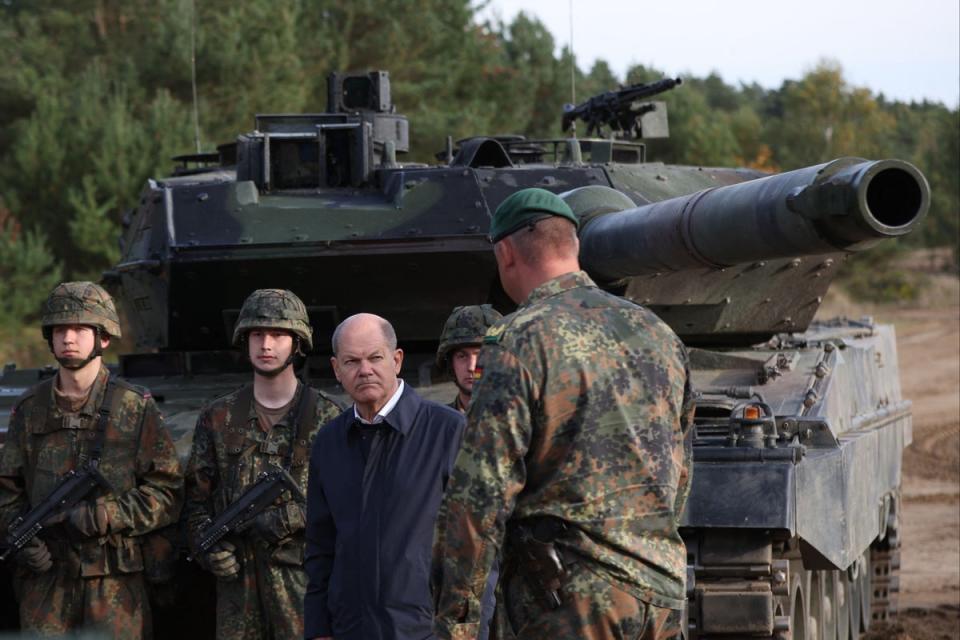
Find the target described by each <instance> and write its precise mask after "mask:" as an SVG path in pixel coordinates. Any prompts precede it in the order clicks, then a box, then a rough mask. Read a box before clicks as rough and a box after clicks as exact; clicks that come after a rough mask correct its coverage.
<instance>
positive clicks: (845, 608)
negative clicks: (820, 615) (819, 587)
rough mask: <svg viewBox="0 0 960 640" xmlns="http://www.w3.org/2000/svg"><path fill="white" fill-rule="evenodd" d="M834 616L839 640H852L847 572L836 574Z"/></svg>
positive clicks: (837, 572)
mask: <svg viewBox="0 0 960 640" xmlns="http://www.w3.org/2000/svg"><path fill="white" fill-rule="evenodd" d="M834 579H835V581H834V585H835V587H836V590H835V591H834V594H835V596H836V597H835V599H834V602H835V603H836V604H835V607H834V614H835V617H836V619H837V640H850V598H851V596H850V581H849V579H848V578H847V572H846V571H836V572H834Z"/></svg>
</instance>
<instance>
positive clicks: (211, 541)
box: [194, 467, 307, 556]
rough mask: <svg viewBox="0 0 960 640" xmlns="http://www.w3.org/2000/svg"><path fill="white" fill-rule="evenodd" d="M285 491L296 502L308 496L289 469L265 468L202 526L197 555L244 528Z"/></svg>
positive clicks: (302, 501)
mask: <svg viewBox="0 0 960 640" xmlns="http://www.w3.org/2000/svg"><path fill="white" fill-rule="evenodd" d="M284 491H289V492H290V493H292V494H293V497H294V499H295V500H296V501H297V502H301V503H305V502H306V501H307V499H306V498H305V497H304V496H303V493H302V492H301V491H300V487H298V486H297V482H296V481H295V480H294V479H293V478H292V477H291V476H290V474H289V473H288V472H287V470H286V469H282V468H280V467H272V468H271V470H270V471H264V472H263V473H261V474H260V477H259V478H257V481H256V482H255V483H253V485H251V487H250V488H249V489H247V490H246V491H244V492H243V495H242V496H240V497H239V498H237V499H236V500H235V501H234V502H233V503H231V504H230V506H229V507H227V508H226V509H225V510H224V511H223V513H221V514H220V515H219V516H217V519H216V520H211V519H210V518H207V520H206V521H205V522H204V523H203V524H202V525H201V529H200V535H199V536H198V542H197V551H196V553H195V554H194V555H195V556H198V555H202V554H204V553H206V552H207V551H209V550H210V549H211V548H213V545H215V544H217V543H218V542H220V540H222V539H223V538H224V537H225V536H226V535H227V534H229V533H231V532H234V531H242V530H243V529H244V527H246V526H247V525H248V524H249V523H250V522H252V521H253V519H254V518H256V517H257V516H258V515H260V514H261V513H263V511H264V510H265V509H266V508H267V507H269V506H270V505H271V504H273V503H274V501H275V500H276V499H277V498H279V497H280V494H282V493H283V492H284Z"/></svg>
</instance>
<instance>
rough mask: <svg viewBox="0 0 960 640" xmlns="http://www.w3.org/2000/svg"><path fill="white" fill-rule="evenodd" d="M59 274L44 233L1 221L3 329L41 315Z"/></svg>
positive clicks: (0, 321)
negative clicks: (43, 305) (19, 227)
mask: <svg viewBox="0 0 960 640" xmlns="http://www.w3.org/2000/svg"><path fill="white" fill-rule="evenodd" d="M60 274H61V270H60V265H59V264H57V262H56V260H55V259H54V257H53V255H52V254H51V252H50V250H49V248H48V247H47V242H46V237H45V236H44V235H43V233H41V232H34V231H26V232H21V231H20V230H18V228H17V225H16V224H14V222H13V221H12V220H9V219H8V220H6V221H5V222H3V221H0V328H5V327H6V328H9V327H16V326H18V325H20V324H22V323H23V322H25V321H26V320H28V319H30V318H33V317H36V316H37V315H39V312H40V306H41V304H42V303H43V300H44V298H46V296H47V294H48V293H50V291H51V290H52V289H53V288H54V287H55V286H56V285H57V283H58V282H59V281H60Z"/></svg>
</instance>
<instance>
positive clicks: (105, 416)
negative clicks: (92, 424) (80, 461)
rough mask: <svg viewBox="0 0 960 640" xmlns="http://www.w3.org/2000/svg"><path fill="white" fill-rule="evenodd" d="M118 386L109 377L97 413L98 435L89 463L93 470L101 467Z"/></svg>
mask: <svg viewBox="0 0 960 640" xmlns="http://www.w3.org/2000/svg"><path fill="white" fill-rule="evenodd" d="M116 386H117V385H116V384H115V383H114V381H113V377H112V376H111V377H108V378H107V388H106V391H104V393H103V400H102V401H101V402H100V409H99V411H98V412H97V426H96V435H95V436H94V438H93V443H92V444H91V445H90V458H89V463H90V466H92V467H93V468H97V467H99V466H100V456H102V455H103V443H104V441H105V440H106V438H107V422H108V421H109V420H110V409H111V408H112V403H113V391H114V389H115V388H116Z"/></svg>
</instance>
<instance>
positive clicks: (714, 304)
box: [0, 72, 929, 640]
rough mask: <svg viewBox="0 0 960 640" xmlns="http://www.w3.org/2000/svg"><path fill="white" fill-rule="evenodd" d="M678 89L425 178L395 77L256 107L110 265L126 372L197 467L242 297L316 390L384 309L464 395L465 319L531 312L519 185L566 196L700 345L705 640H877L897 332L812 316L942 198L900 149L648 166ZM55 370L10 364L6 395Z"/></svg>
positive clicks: (592, 113) (903, 426)
mask: <svg viewBox="0 0 960 640" xmlns="http://www.w3.org/2000/svg"><path fill="white" fill-rule="evenodd" d="M676 84H677V81H672V80H666V81H661V82H660V83H654V84H653V85H641V86H635V87H629V88H627V89H622V90H618V91H611V92H609V93H607V94H602V95H600V96H596V97H595V98H592V99H591V100H590V101H588V102H586V103H584V104H582V105H578V106H570V107H568V108H567V110H566V112H565V114H564V123H565V124H566V125H571V124H572V123H574V122H575V121H576V120H577V119H581V120H583V121H585V122H586V123H587V124H588V128H589V134H594V133H598V134H600V135H599V136H598V137H586V138H577V137H575V136H573V135H571V136H570V137H569V138H560V139H549V140H529V139H524V138H522V137H518V136H502V137H473V138H469V139H465V140H460V141H459V142H457V143H454V142H453V141H452V140H450V139H448V142H447V145H446V148H445V149H444V150H443V151H441V152H440V153H439V154H438V159H439V162H438V163H437V164H434V165H429V166H428V165H425V164H419V163H411V162H404V161H403V159H402V158H403V154H404V153H405V152H407V151H408V150H409V147H410V143H409V140H410V138H409V135H410V134H409V127H408V122H407V119H406V118H405V117H404V116H402V115H400V114H398V113H397V112H396V110H395V108H394V106H393V104H392V101H391V97H390V83H389V77H388V75H387V74H386V73H385V72H373V73H367V74H337V73H335V74H332V75H331V77H330V82H329V90H328V93H329V95H328V107H327V110H326V111H325V112H323V113H312V114H296V115H292V114H280V115H258V116H256V118H255V121H254V130H253V131H252V132H249V133H245V134H243V135H240V136H238V137H237V139H236V141H235V142H233V143H230V144H227V145H223V146H221V147H219V149H218V151H217V153H215V154H201V155H192V156H182V157H180V158H179V160H180V162H181V165H180V167H178V169H177V170H176V171H175V172H174V174H173V175H172V176H170V177H167V178H157V179H152V180H149V181H148V183H147V185H146V186H145V188H144V190H143V192H142V195H141V197H140V201H139V204H138V206H137V207H136V208H135V209H134V210H132V211H130V212H129V213H128V214H127V215H126V216H125V217H124V219H123V228H124V231H123V240H122V258H121V260H120V262H119V263H118V264H117V265H116V266H115V267H114V268H113V269H112V270H110V271H108V272H106V273H104V275H103V280H104V282H105V283H107V284H108V285H110V286H111V287H112V288H113V290H114V291H115V292H116V293H117V297H118V299H119V300H120V301H121V303H122V305H123V308H124V310H125V314H126V320H127V323H128V326H129V331H130V333H132V334H133V335H134V336H135V340H136V350H135V352H134V353H127V354H123V355H121V356H120V362H119V366H118V373H119V374H120V375H122V376H124V377H126V378H128V379H130V380H132V381H134V382H136V383H137V384H141V385H144V386H146V387H149V388H150V389H151V390H152V392H153V394H154V396H155V397H156V398H157V400H158V401H159V402H160V406H161V408H162V409H163V411H164V413H165V416H166V420H167V424H168V425H170V427H171V428H172V429H173V430H174V432H175V434H176V438H177V447H178V450H179V452H180V454H181V455H183V456H186V454H187V452H188V451H189V447H190V444H191V433H192V429H193V427H194V423H195V421H196V418H197V413H198V409H199V408H200V407H201V405H202V404H203V403H204V402H206V401H208V400H210V399H211V398H213V397H215V396H218V395H220V394H223V393H225V392H228V391H231V390H233V389H234V388H236V387H237V386H238V385H240V384H241V383H243V382H244V381H246V380H248V379H249V375H250V374H249V368H248V365H247V363H246V362H244V360H245V358H244V357H243V355H242V354H240V353H238V352H237V351H236V350H234V349H232V348H231V346H230V336H231V330H232V327H233V324H234V322H235V320H236V317H237V314H238V311H239V308H240V305H241V303H242V302H243V300H244V298H245V297H246V296H247V295H248V294H249V293H250V292H251V291H252V290H254V289H257V288H268V287H283V288H289V289H292V290H293V291H295V292H296V293H297V294H298V295H299V297H300V298H301V299H302V300H303V301H304V302H305V303H306V305H307V307H308V310H309V313H310V317H311V321H312V324H313V327H314V330H315V340H314V344H315V345H316V346H315V348H314V350H313V351H312V352H310V353H309V354H308V357H307V358H306V360H305V362H304V363H303V366H302V368H301V371H300V373H301V375H302V376H303V378H304V379H306V380H308V381H309V382H310V383H311V384H314V385H316V386H318V387H321V388H324V389H326V390H328V391H330V392H332V393H334V394H337V393H340V394H341V397H342V391H341V390H340V389H338V388H337V387H336V383H335V380H334V377H333V375H332V371H331V369H330V365H329V356H330V355H331V353H330V352H331V349H330V346H329V338H330V335H331V332H332V330H333V328H334V327H335V326H336V324H337V323H338V322H339V321H340V320H342V319H343V318H345V317H347V316H349V315H350V314H353V313H356V312H360V311H368V312H373V313H377V314H380V315H382V316H384V317H386V318H388V319H390V320H391V321H392V322H393V324H394V326H395V327H396V329H397V334H398V335H399V337H400V342H401V345H400V346H401V347H402V348H403V349H404V351H405V353H406V359H405V362H404V370H403V376H404V378H405V379H406V380H407V382H408V383H410V384H413V385H414V386H416V387H417V388H418V389H419V390H420V391H422V392H423V394H424V395H426V396H427V397H429V398H432V399H436V400H440V401H443V402H449V401H450V400H451V399H452V398H453V397H454V395H455V393H456V391H455V388H454V387H453V385H452V384H451V383H450V382H444V381H441V380H438V379H436V376H435V371H434V370H433V369H432V365H433V362H434V354H435V352H436V348H437V340H438V337H439V334H440V331H441V328H442V326H443V322H444V320H445V318H446V317H447V315H448V314H449V313H450V311H451V310H452V309H453V308H454V307H455V306H458V305H466V304H481V303H491V304H493V305H494V306H495V307H496V308H497V309H498V310H499V311H501V312H503V313H509V312H511V311H512V309H513V305H512V303H511V302H510V301H509V299H508V298H507V296H506V295H505V294H504V292H503V290H502V288H501V286H500V283H499V281H498V277H497V271H496V266H495V261H494V258H493V253H492V251H491V247H490V244H489V243H488V241H487V237H486V232H487V229H488V226H489V221H490V216H491V213H492V212H493V211H494V209H495V208H496V207H497V205H498V204H499V203H500V202H501V201H502V200H503V199H504V198H506V197H507V196H508V195H510V194H511V193H513V192H515V191H517V190H518V189H522V188H525V187H532V186H537V187H543V188H545V189H549V190H551V191H554V192H557V193H561V194H563V197H564V198H565V199H566V200H567V202H568V203H569V204H570V205H571V207H572V208H573V209H574V211H575V212H576V213H577V215H579V216H580V217H581V218H582V222H583V224H582V231H581V244H582V248H581V258H582V263H583V266H584V268H585V269H586V270H587V271H588V272H589V273H590V274H591V276H592V277H593V278H594V279H595V280H596V281H597V282H598V283H599V284H600V285H601V286H603V287H604V288H606V289H607V290H609V291H611V292H615V293H616V294H618V295H622V296H626V297H627V298H629V299H631V300H634V301H636V302H638V303H640V304H643V305H646V306H648V307H649V308H650V309H652V310H653V311H655V312H656V313H657V314H658V315H659V316H660V317H661V318H663V319H664V320H665V321H666V322H667V323H668V324H669V325H670V326H671V327H672V328H673V329H674V330H675V331H676V332H677V334H679V335H680V336H681V337H682V338H683V340H684V341H685V343H686V344H687V345H688V347H689V352H690V358H691V364H692V369H693V377H694V382H695V385H696V388H697V389H698V390H699V392H700V398H699V403H698V408H697V412H696V433H695V441H694V471H693V483H692V490H691V495H690V499H689V502H688V505H687V509H686V511H685V513H684V515H683V521H682V525H683V530H682V532H683V535H684V538H685V540H686V542H687V545H688V553H689V556H688V557H689V571H688V578H689V579H688V590H689V607H688V609H689V610H688V617H689V624H688V634H687V637H689V638H696V639H701V640H702V639H708V638H733V637H757V638H782V639H786V638H793V639H795V640H806V639H808V638H816V639H829V640H833V639H836V638H840V639H843V640H846V639H847V638H857V637H859V635H860V633H861V632H862V631H865V630H866V629H868V628H869V626H870V625H871V623H872V622H873V621H876V620H883V619H886V618H889V617H890V616H892V615H894V614H895V612H896V592H897V567H898V548H899V536H898V531H899V516H900V481H901V455H902V450H903V448H904V447H905V446H906V445H908V444H909V443H910V439H911V409H910V402H909V401H908V400H906V399H904V398H903V397H902V395H901V392H900V384H899V381H898V374H897V353H896V348H895V340H894V330H893V328H892V327H890V326H882V325H877V324H874V323H873V322H871V321H869V320H868V319H867V320H860V321H849V320H842V319H840V320H835V321H831V322H826V323H824V322H814V321H813V320H814V314H815V312H816V311H817V308H818V306H819V304H820V302H821V300H822V299H823V296H824V294H825V292H826V290H827V288H828V286H829V284H830V282H831V281H832V280H833V278H834V277H835V275H836V274H837V271H838V269H839V267H840V265H841V263H842V262H843V261H844V259H845V258H846V257H847V256H848V255H850V254H851V253H852V252H855V251H860V250H863V249H867V248H869V247H870V246H872V245H874V244H875V243H877V242H880V241H883V240H885V239H888V238H895V237H898V236H902V235H904V234H906V233H908V232H909V231H910V230H911V229H913V228H914V227H915V226H916V225H917V224H918V223H919V222H920V220H921V219H922V218H923V217H924V215H925V213H926V211H927V208H928V203H929V189H928V186H927V183H926V181H925V179H924V177H923V176H922V175H921V174H920V173H919V172H918V171H917V170H916V169H915V168H914V167H912V166H911V165H909V164H907V163H905V162H901V161H897V160H881V161H867V160H862V159H854V158H843V159H838V160H834V161H832V162H828V163H826V164H822V165H818V166H814V167H808V168H804V169H800V170H797V171H791V172H789V173H783V174H779V175H772V176H768V175H765V174H762V173H760V172H757V171H753V170H747V169H735V168H712V167H689V166H668V165H664V164H661V163H658V162H651V161H648V160H647V157H646V155H647V154H646V146H645V144H644V140H645V139H649V138H654V137H660V136H663V135H666V133H667V126H666V113H665V106H664V104H663V103H662V102H656V101H651V100H649V98H651V97H653V96H654V95H655V94H656V93H658V92H661V91H664V90H666V89H669V88H672V87H673V86H674V85H676ZM605 129H606V130H607V134H606V135H603V134H604V130H605ZM38 375H41V374H39V373H38V372H36V371H18V370H15V369H10V368H8V369H7V370H5V373H4V376H3V378H2V381H0V391H2V393H3V394H4V398H3V401H4V402H5V403H6V404H5V406H8V405H9V403H10V402H11V401H12V398H11V396H12V395H14V394H15V393H18V392H19V390H20V389H22V388H24V387H26V386H27V385H29V384H32V383H34V382H36V380H37V378H38ZM2 420H5V418H2ZM180 617H183V616H180ZM208 618H209V614H208Z"/></svg>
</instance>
